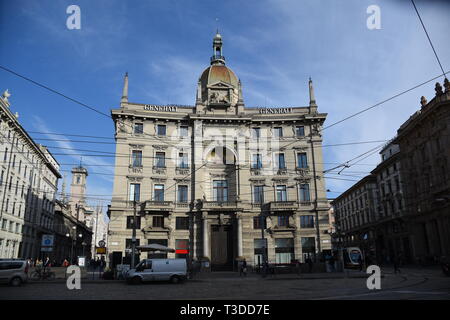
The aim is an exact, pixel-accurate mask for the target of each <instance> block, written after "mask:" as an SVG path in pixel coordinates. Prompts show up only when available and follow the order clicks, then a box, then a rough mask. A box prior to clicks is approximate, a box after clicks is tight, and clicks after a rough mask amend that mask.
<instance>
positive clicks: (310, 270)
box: [306, 256, 313, 273]
mask: <svg viewBox="0 0 450 320" xmlns="http://www.w3.org/2000/svg"><path fill="white" fill-rule="evenodd" d="M306 263H307V264H308V270H309V273H311V272H312V269H313V261H312V259H311V258H310V257H309V256H308V258H306Z"/></svg>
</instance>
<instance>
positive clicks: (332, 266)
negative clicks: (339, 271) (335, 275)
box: [328, 254, 335, 272]
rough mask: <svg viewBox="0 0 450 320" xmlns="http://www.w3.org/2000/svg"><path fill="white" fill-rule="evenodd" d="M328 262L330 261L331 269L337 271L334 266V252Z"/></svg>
mask: <svg viewBox="0 0 450 320" xmlns="http://www.w3.org/2000/svg"><path fill="white" fill-rule="evenodd" d="M328 262H329V263H330V270H331V272H334V271H335V268H334V262H335V259H334V254H332V255H331V257H330V260H329V261H328Z"/></svg>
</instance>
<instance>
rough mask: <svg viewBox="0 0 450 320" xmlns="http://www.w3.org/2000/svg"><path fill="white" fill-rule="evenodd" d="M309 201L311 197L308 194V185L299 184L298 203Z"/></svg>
mask: <svg viewBox="0 0 450 320" xmlns="http://www.w3.org/2000/svg"><path fill="white" fill-rule="evenodd" d="M309 201H311V197H310V194H309V184H307V183H302V184H300V202H309Z"/></svg>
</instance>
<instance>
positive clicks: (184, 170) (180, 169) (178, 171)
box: [175, 167, 191, 176]
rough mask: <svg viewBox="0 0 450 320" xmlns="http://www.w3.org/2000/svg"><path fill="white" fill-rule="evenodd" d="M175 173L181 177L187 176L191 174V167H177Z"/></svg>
mask: <svg viewBox="0 0 450 320" xmlns="http://www.w3.org/2000/svg"><path fill="white" fill-rule="evenodd" d="M175 173H176V174H179V175H183V176H186V175H188V174H189V173H191V169H190V168H189V167H176V168H175Z"/></svg>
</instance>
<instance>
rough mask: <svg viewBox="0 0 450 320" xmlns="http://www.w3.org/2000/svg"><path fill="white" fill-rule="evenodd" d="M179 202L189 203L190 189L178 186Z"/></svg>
mask: <svg viewBox="0 0 450 320" xmlns="http://www.w3.org/2000/svg"><path fill="white" fill-rule="evenodd" d="M177 201H178V202H182V203H186V202H188V187H187V186H178V194H177Z"/></svg>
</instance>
